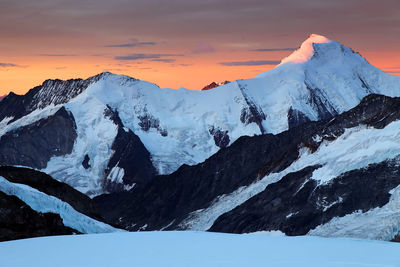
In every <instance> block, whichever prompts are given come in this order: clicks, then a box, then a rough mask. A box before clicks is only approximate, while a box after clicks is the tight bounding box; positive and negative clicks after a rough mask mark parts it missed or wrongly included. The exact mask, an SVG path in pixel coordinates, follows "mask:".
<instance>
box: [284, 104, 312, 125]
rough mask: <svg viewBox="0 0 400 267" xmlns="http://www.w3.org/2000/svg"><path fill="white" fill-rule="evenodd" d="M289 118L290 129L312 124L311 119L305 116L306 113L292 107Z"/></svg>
mask: <svg viewBox="0 0 400 267" xmlns="http://www.w3.org/2000/svg"><path fill="white" fill-rule="evenodd" d="M287 117H288V126H289V129H292V128H294V127H297V126H299V125H301V124H304V123H307V122H310V119H309V118H308V117H307V116H306V115H304V113H302V112H301V111H299V110H296V109H293V108H292V107H290V109H289V112H288V115H287Z"/></svg>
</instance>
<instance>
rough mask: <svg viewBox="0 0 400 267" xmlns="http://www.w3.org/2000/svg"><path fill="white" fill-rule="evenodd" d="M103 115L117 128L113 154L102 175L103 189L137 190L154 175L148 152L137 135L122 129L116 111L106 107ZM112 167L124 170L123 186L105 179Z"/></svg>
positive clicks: (113, 190)
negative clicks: (133, 188)
mask: <svg viewBox="0 0 400 267" xmlns="http://www.w3.org/2000/svg"><path fill="white" fill-rule="evenodd" d="M105 115H106V116H109V117H110V118H111V119H112V121H113V122H114V123H115V124H116V125H117V126H118V133H117V136H116V138H115V140H114V142H113V144H112V147H111V148H112V150H113V151H114V153H113V155H112V156H111V158H110V160H109V162H108V165H107V168H106V170H105V173H104V177H105V178H104V184H103V188H104V189H105V190H106V191H108V192H119V191H123V190H124V186H126V185H127V186H130V187H132V185H133V184H135V187H137V188H142V187H143V186H144V185H145V184H147V183H148V182H149V181H150V180H151V179H153V178H154V176H155V175H156V170H155V168H154V166H153V164H152V162H151V156H150V153H149V151H148V150H147V149H146V147H145V146H144V145H143V143H142V141H140V139H139V137H138V136H137V135H135V134H134V133H133V132H132V131H131V130H130V129H127V128H124V125H123V123H122V121H121V119H120V117H119V115H118V112H117V111H113V110H112V109H111V108H110V107H108V110H106V112H105ZM114 167H119V168H122V169H123V170H124V176H123V184H121V183H118V182H115V181H111V180H110V179H107V177H108V175H109V174H110V172H111V170H112V168H114Z"/></svg>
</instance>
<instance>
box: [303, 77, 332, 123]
mask: <svg viewBox="0 0 400 267" xmlns="http://www.w3.org/2000/svg"><path fill="white" fill-rule="evenodd" d="M305 76H306V81H305V86H306V88H307V89H308V92H309V94H310V97H309V99H308V100H307V103H308V104H309V105H310V106H312V107H314V108H315V109H316V110H317V112H318V120H327V119H329V118H332V117H333V116H335V115H337V114H338V112H337V111H336V110H335V109H334V108H333V106H332V105H331V103H330V102H329V100H328V99H327V98H326V96H325V95H324V94H323V93H322V91H321V90H320V89H319V88H317V87H315V86H313V85H312V84H311V83H310V82H307V80H308V78H307V76H308V74H307V73H305Z"/></svg>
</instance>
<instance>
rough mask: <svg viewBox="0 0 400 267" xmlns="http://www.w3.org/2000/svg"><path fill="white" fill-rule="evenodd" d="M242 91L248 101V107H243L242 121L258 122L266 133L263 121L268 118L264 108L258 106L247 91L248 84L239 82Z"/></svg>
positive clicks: (261, 129) (248, 122) (246, 122)
mask: <svg viewBox="0 0 400 267" xmlns="http://www.w3.org/2000/svg"><path fill="white" fill-rule="evenodd" d="M239 88H240V91H241V92H242V95H243V97H244V100H245V101H246V103H247V107H246V108H243V109H242V111H241V114H240V121H241V122H242V123H244V124H246V125H247V124H250V123H253V122H254V123H256V124H257V125H258V127H259V128H260V131H261V133H265V132H266V131H265V129H264V127H263V126H262V121H263V120H265V119H266V118H267V116H266V115H265V114H264V112H263V110H262V109H261V108H260V107H258V106H257V105H256V104H255V102H254V101H253V100H252V99H251V98H250V97H249V96H248V94H247V93H246V90H247V89H246V86H245V85H242V84H239Z"/></svg>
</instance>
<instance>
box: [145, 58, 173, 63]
mask: <svg viewBox="0 0 400 267" xmlns="http://www.w3.org/2000/svg"><path fill="white" fill-rule="evenodd" d="M151 61H158V62H165V63H172V62H175V61H176V59H174V58H156V59H152V60H151Z"/></svg>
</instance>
